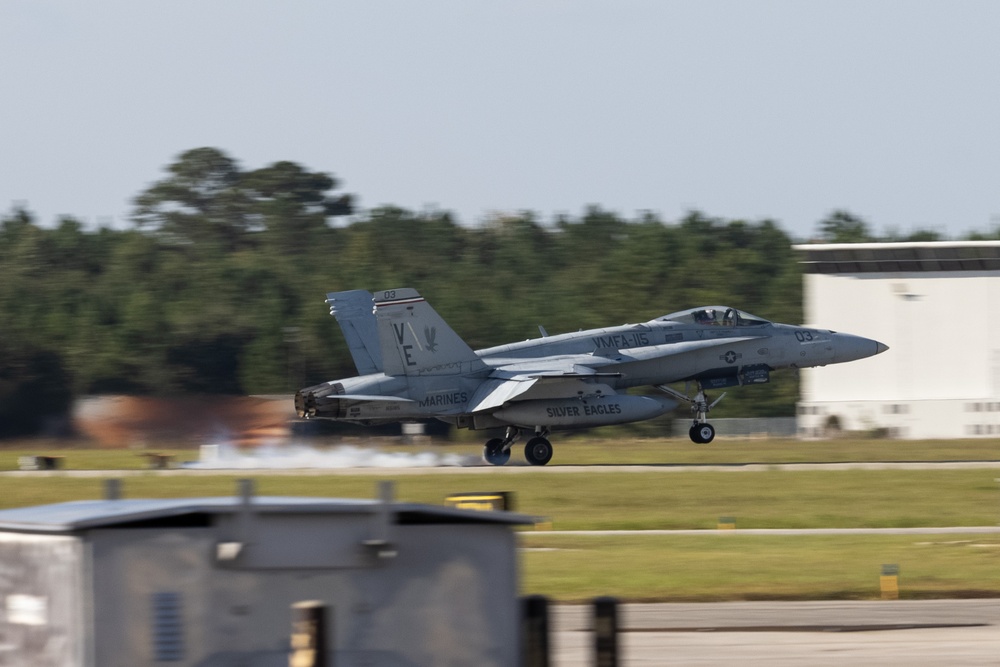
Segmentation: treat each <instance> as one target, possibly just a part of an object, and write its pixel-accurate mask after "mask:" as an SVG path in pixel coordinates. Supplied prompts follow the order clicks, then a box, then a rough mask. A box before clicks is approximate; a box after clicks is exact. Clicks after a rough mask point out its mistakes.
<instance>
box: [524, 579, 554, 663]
mask: <svg viewBox="0 0 1000 667" xmlns="http://www.w3.org/2000/svg"><path fill="white" fill-rule="evenodd" d="M521 655H522V660H521V664H522V665H524V667H549V599H548V598H547V597H545V596H544V595H529V596H527V597H525V598H523V599H522V601H521Z"/></svg>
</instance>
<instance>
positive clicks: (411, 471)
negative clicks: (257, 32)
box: [0, 457, 1000, 477]
mask: <svg viewBox="0 0 1000 667" xmlns="http://www.w3.org/2000/svg"><path fill="white" fill-rule="evenodd" d="M473 459H475V460H473ZM988 469H995V470H997V471H1000V461H928V462H863V463H862V462H854V463H738V464H727V465H711V464H709V465H702V464H686V463H685V464H680V463H678V464H672V463H668V464H662V465H592V466H590V465H587V466H577V465H572V466H571V465H567V466H561V465H557V464H556V465H547V466H544V467H539V466H531V465H527V464H523V465H519V464H508V465H505V466H491V465H486V464H482V463H480V462H479V461H478V459H477V458H476V457H470V458H469V460H466V461H464V462H463V465H444V466H442V465H438V466H428V465H407V466H378V467H375V466H371V467H362V466H358V467H309V468H293V467H268V466H267V465H266V462H265V461H253V460H248V461H244V462H241V463H240V464H238V465H234V466H233V467H221V466H220V467H204V468H186V467H179V468H170V469H168V470H10V471H4V472H0V477H60V476H65V477H132V476H137V475H150V476H159V475H163V476H173V475H194V476H197V475H201V476H206V475H243V474H252V475H296V476H319V475H384V476H387V477H389V476H392V477H395V476H404V475H454V474H465V475H519V474H524V473H536V474H540V473H544V474H552V475H560V474H566V473H581V472H592V473H612V472H614V473H650V472H659V473H685V472H687V473H693V472H733V473H739V472H762V471H768V470H786V471H796V470H988Z"/></svg>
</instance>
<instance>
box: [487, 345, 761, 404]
mask: <svg viewBox="0 0 1000 667" xmlns="http://www.w3.org/2000/svg"><path fill="white" fill-rule="evenodd" d="M755 338H761V336H742V337H739V338H709V339H707V340H692V341H684V342H677V343H665V344H663V345H650V346H644V347H637V348H631V349H627V350H619V351H618V352H617V353H616V354H614V355H608V356H604V355H600V356H595V355H589V354H587V355H566V356H554V357H543V358H540V359H510V360H499V361H500V365H499V366H498V367H497V368H496V369H495V370H494V371H493V373H491V374H490V377H489V379H488V380H486V381H485V382H483V383H482V384H481V385H480V386H479V388H478V389H477V390H476V393H475V394H473V396H472V400H471V401H469V405H470V406H471V407H470V409H469V412H489V411H491V410H497V409H499V408H501V407H503V405H504V404H505V403H508V402H511V401H526V400H531V399H538V398H571V397H576V396H579V395H580V393H581V392H583V393H591V392H592V391H593V389H594V383H595V382H599V381H600V378H602V377H615V376H618V375H620V373H616V372H613V368H614V366H615V365H616V364H619V363H622V362H628V361H642V360H645V359H655V358H659V357H667V356H674V355H681V354H686V353H691V352H696V351H698V350H704V349H708V348H713V347H725V346H728V345H732V344H733V343H737V342H742V341H747V340H753V339H755ZM604 367H609V368H608V369H607V372H602V368H604Z"/></svg>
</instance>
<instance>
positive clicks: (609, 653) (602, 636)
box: [594, 597, 618, 667]
mask: <svg viewBox="0 0 1000 667" xmlns="http://www.w3.org/2000/svg"><path fill="white" fill-rule="evenodd" d="M594 664H595V665H596V666H597V667H618V599H617V598H613V597H599V598H594Z"/></svg>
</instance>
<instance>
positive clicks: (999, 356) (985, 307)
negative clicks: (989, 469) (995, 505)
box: [795, 241, 1000, 439]
mask: <svg viewBox="0 0 1000 667" xmlns="http://www.w3.org/2000/svg"><path fill="white" fill-rule="evenodd" d="M795 249H796V250H797V251H798V252H799V253H800V255H801V257H802V260H801V261H802V265H803V270H804V273H805V278H804V280H805V282H804V301H805V320H806V322H807V323H808V324H809V325H811V326H817V327H823V328H830V329H834V330H837V329H843V330H846V331H850V332H852V333H856V334H859V335H861V336H866V337H868V338H874V339H876V340H879V341H882V342H883V343H885V344H886V345H888V346H889V351H888V352H886V353H885V354H880V355H878V356H876V357H871V358H869V359H864V360H861V361H857V362H854V363H852V364H844V365H835V366H827V367H825V368H810V369H803V370H802V387H801V398H800V401H799V405H798V419H799V435H800V436H804V437H822V436H824V435H829V433H830V431H831V430H832V429H835V428H836V427H837V426H838V425H839V428H840V429H842V430H849V431H873V430H881V431H882V432H883V433H885V434H886V435H888V436H889V437H895V438H907V439H918V438H976V437H997V436H998V435H1000V241H978V242H971V241H970V242H934V243H851V244H829V245H798V246H795Z"/></svg>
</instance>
